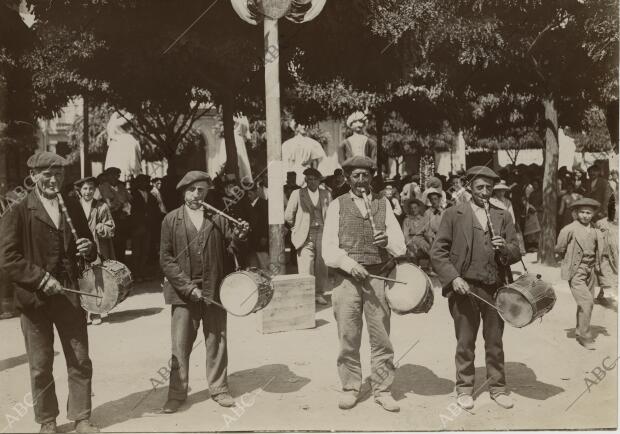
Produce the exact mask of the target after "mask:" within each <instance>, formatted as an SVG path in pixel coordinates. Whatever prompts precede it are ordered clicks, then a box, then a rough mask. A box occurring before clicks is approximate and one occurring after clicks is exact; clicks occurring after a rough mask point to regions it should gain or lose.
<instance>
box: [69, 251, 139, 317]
mask: <svg viewBox="0 0 620 434" xmlns="http://www.w3.org/2000/svg"><path fill="white" fill-rule="evenodd" d="M78 284H79V286H80V291H82V292H88V293H90V294H96V295H99V296H101V297H103V298H95V297H88V296H85V295H82V296H80V301H81V304H82V307H83V308H84V310H86V311H87V312H90V313H97V314H102V313H108V312H109V311H110V310H112V308H114V307H115V306H116V305H118V304H119V303H120V302H122V301H123V300H125V299H126V298H127V296H128V295H129V291H130V289H131V286H132V284H133V280H132V279H131V272H130V271H129V268H127V266H126V265H125V264H123V263H122V262H118V261H114V260H111V259H107V260H105V261H103V262H102V263H101V264H91V265H89V266H88V267H87V268H86V269H85V270H84V272H83V273H82V276H81V277H80V278H79V279H78Z"/></svg>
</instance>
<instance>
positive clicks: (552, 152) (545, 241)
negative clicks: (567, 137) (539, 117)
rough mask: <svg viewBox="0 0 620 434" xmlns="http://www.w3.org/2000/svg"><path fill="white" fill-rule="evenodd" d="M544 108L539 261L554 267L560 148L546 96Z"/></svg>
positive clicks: (551, 104)
mask: <svg viewBox="0 0 620 434" xmlns="http://www.w3.org/2000/svg"><path fill="white" fill-rule="evenodd" d="M543 105H544V107H545V124H546V125H545V149H544V156H545V162H544V164H545V173H544V177H543V184H542V194H543V210H544V212H543V221H542V222H541V226H542V234H541V237H540V242H539V255H540V260H541V262H542V263H543V264H545V265H551V266H555V265H557V262H556V260H555V253H554V249H555V239H556V231H555V228H556V224H557V222H556V220H557V219H556V217H557V207H558V192H557V177H558V163H559V154H560V146H559V142H558V112H557V110H556V108H555V100H554V99H553V97H552V96H548V97H546V98H545V99H544V100H543Z"/></svg>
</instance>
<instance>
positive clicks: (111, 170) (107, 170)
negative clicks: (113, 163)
mask: <svg viewBox="0 0 620 434" xmlns="http://www.w3.org/2000/svg"><path fill="white" fill-rule="evenodd" d="M121 172H122V171H121V169H119V168H118V167H108V168H106V169H105V170H104V171H103V173H119V174H120V173H121Z"/></svg>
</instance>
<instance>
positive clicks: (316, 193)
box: [308, 188, 319, 206]
mask: <svg viewBox="0 0 620 434" xmlns="http://www.w3.org/2000/svg"><path fill="white" fill-rule="evenodd" d="M308 195H309V196H310V200H311V201H312V204H313V205H314V206H316V205H317V203H319V189H318V188H317V189H316V191H310V189H308Z"/></svg>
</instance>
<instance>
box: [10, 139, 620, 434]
mask: <svg viewBox="0 0 620 434" xmlns="http://www.w3.org/2000/svg"><path fill="white" fill-rule="evenodd" d="M358 148H359V149H358V151H360V150H361V151H360V152H362V151H363V152H365V151H364V149H366V148H368V147H366V148H364V147H358ZM368 149H369V150H370V151H372V149H370V148H368ZM27 164H28V167H29V168H30V169H31V176H32V177H33V180H34V185H35V188H34V189H33V190H32V191H30V192H29V193H28V195H27V196H26V198H25V199H24V200H23V201H22V202H20V203H19V204H18V205H16V206H15V207H14V208H13V209H11V210H10V211H9V212H8V213H7V215H6V216H4V217H3V218H2V220H1V221H0V223H1V225H2V233H3V235H4V236H3V238H2V239H0V269H1V270H2V271H3V272H4V273H6V275H7V276H8V277H9V278H10V280H11V281H12V282H13V283H14V285H15V287H16V291H15V299H16V305H17V308H18V310H19V311H20V314H21V323H22V331H23V333H24V338H25V342H26V351H27V353H28V360H29V364H30V371H31V382H32V392H33V396H38V397H40V398H39V399H37V401H36V402H35V404H34V408H35V419H36V421H37V422H38V423H40V424H41V425H42V426H41V432H57V426H56V422H55V419H56V416H57V415H58V402H57V398H56V395H55V391H54V389H53V388H51V389H50V388H49V386H48V385H49V384H50V382H51V384H53V381H51V379H52V378H53V377H52V366H53V328H54V326H55V327H56V329H57V330H58V333H59V335H60V339H61V341H62V343H63V350H64V352H65V359H66V361H67V367H68V371H69V378H68V381H69V385H70V387H69V390H70V395H69V404H68V417H69V419H71V420H74V421H75V429H76V431H77V432H97V431H98V428H97V427H95V426H94V425H92V424H91V423H90V412H91V398H90V390H91V381H92V362H91V360H90V358H89V354H88V334H87V331H86V329H87V327H86V325H87V318H86V315H84V310H83V309H82V307H81V305H80V301H79V297H78V296H77V295H76V294H75V293H74V292H71V291H74V290H75V289H78V288H80V285H79V284H78V278H79V276H80V268H81V267H83V265H84V263H85V262H88V263H96V262H97V261H102V260H106V259H115V260H117V261H119V262H121V263H125V262H128V263H129V265H130V267H131V269H132V271H133V275H134V278H135V280H137V281H141V280H144V279H151V278H156V279H158V280H159V281H161V279H160V278H161V276H162V275H163V285H162V287H163V296H164V300H165V302H166V304H170V305H171V309H172V310H171V312H172V316H171V329H172V357H171V366H170V369H171V375H170V379H169V380H170V387H169V390H168V398H167V401H166V403H165V404H164V406H163V409H162V410H163V412H164V413H175V412H176V411H177V410H178V409H179V408H180V407H181V406H182V405H184V403H185V401H186V398H187V392H188V370H189V354H190V352H191V348H192V347H193V343H194V341H195V339H196V337H197V332H198V328H199V327H200V323H201V322H202V323H203V324H202V328H203V333H204V339H205V342H206V347H207V348H206V351H207V363H206V370H207V378H208V381H209V387H210V392H211V396H212V398H213V400H214V401H216V402H217V403H218V404H219V405H221V406H224V407H230V406H233V405H235V402H234V399H233V398H232V397H231V395H230V393H229V392H228V383H227V373H226V370H227V343H226V318H227V316H226V312H225V310H223V309H222V307H223V306H222V305H221V304H220V301H221V300H220V301H218V300H219V298H218V297H219V287H220V284H221V283H222V281H223V279H224V278H225V276H227V275H229V274H230V273H232V272H234V271H235V270H238V269H239V268H250V269H252V268H256V269H263V270H266V271H272V270H269V269H268V263H269V260H270V258H269V222H268V202H267V196H268V194H267V193H268V188H269V186H268V184H267V182H266V180H265V179H258V180H255V182H251V183H249V184H248V183H243V182H238V181H237V180H236V178H235V177H234V176H222V177H217V178H215V179H212V178H211V177H210V176H209V175H208V174H207V173H205V172H202V171H190V172H188V173H186V174H185V175H184V176H183V177H182V178H181V179H179V180H176V179H173V178H172V177H171V176H170V174H171V173H172V172H171V173H169V175H168V176H167V177H165V178H164V179H157V178H155V179H151V178H149V177H148V176H147V175H144V174H139V175H137V176H136V177H135V178H132V179H131V180H130V181H129V182H127V183H126V182H123V181H121V180H120V176H121V171H120V170H119V169H118V168H116V167H108V168H106V170H105V171H104V172H103V173H102V174H101V175H100V176H98V177H96V178H95V177H85V178H82V179H79V180H77V181H75V182H73V183H70V184H65V183H64V167H65V166H66V165H67V162H66V160H64V159H63V158H62V157H60V156H58V155H56V154H53V153H50V152H42V153H38V154H35V155H33V156H32V157H31V158H30V159H29V160H28V162H27ZM376 173H377V172H376V163H375V161H374V160H373V159H372V158H370V157H369V156H368V155H363V154H362V155H359V154H358V155H353V156H352V157H349V158H348V159H347V160H346V161H345V162H344V163H343V164H342V169H337V170H336V171H335V172H334V174H333V175H332V176H330V177H327V178H326V177H323V176H322V174H321V172H319V171H318V170H317V169H316V168H314V167H312V166H310V167H306V168H305V169H304V170H303V172H302V175H303V180H302V182H301V184H302V186H300V185H298V184H299V180H298V179H297V172H295V171H291V172H289V173H288V174H287V182H286V184H285V185H284V186H282V187H280V186H272V188H283V192H284V203H283V204H282V205H283V208H284V218H285V221H286V223H287V237H286V239H287V241H286V242H287V244H288V245H289V246H290V249H291V252H295V253H296V254H295V255H291V259H294V260H295V262H296V265H297V271H298V273H300V274H310V275H313V276H315V301H316V303H317V304H319V305H326V304H329V302H328V300H327V299H326V295H325V293H326V292H328V291H331V302H332V306H333V309H334V315H335V318H336V322H337V327H338V340H339V353H338V358H337V367H338V374H339V376H340V379H341V382H342V392H341V394H340V398H339V401H338V406H339V407H340V408H341V409H350V408H352V407H354V406H355V405H356V404H357V402H358V399H359V396H360V395H359V394H360V389H361V383H362V378H363V376H362V371H361V363H360V343H361V336H362V324H363V323H362V317H365V318H366V323H367V328H368V334H369V338H370V341H371V346H372V349H373V350H372V352H371V366H372V375H371V386H372V391H373V395H374V400H375V402H377V404H379V405H380V406H381V407H383V408H384V409H385V410H387V411H390V412H396V411H399V409H400V407H399V405H398V403H397V402H396V401H395V400H394V398H393V396H392V395H391V392H390V389H391V385H392V382H393V381H394V373H395V366H394V362H393V358H394V350H393V347H392V344H391V341H390V336H389V331H390V306H389V303H388V301H387V299H388V295H387V294H386V291H385V284H384V280H385V276H386V274H388V273H389V272H390V270H392V269H393V268H394V267H395V266H396V264H397V263H398V262H399V261H403V260H404V261H407V262H413V263H415V264H418V265H419V266H420V267H421V268H423V269H425V270H426V271H427V273H428V274H434V273H436V275H437V277H438V279H439V281H440V282H441V285H442V294H443V295H444V296H445V297H447V299H448V305H449V309H450V314H451V316H452V318H453V320H454V325H455V332H456V338H457V346H456V358H455V361H456V368H457V369H456V371H457V381H456V391H457V396H458V398H457V404H458V405H460V406H461V407H463V408H465V409H471V408H473V406H474V397H473V393H472V392H473V388H474V375H473V373H474V350H473V348H474V345H475V341H476V335H477V330H478V327H479V326H480V324H481V322H482V327H483V330H484V333H483V334H484V338H485V351H486V362H487V375H488V378H489V379H491V380H492V382H491V383H490V385H489V388H490V392H491V398H492V399H493V400H494V401H495V402H496V403H497V404H498V405H499V406H501V407H503V408H506V409H508V408H512V406H513V401H512V399H511V398H510V397H509V393H508V391H507V389H506V379H505V372H504V355H503V342H502V332H503V327H504V322H503V320H502V319H501V317H500V316H499V314H498V313H497V311H496V310H494V309H489V308H488V305H492V300H493V296H494V294H495V293H496V292H497V291H498V289H499V288H500V287H501V286H502V285H504V284H506V283H508V282H510V281H511V278H512V273H511V271H510V268H509V267H510V265H511V264H514V263H516V262H518V261H519V260H520V259H521V256H522V254H523V253H524V252H525V251H526V250H527V249H528V248H534V247H535V244H536V243H534V242H533V241H532V240H531V238H532V237H536V238H538V235H537V234H539V233H540V231H541V229H540V226H541V219H540V217H541V214H542V213H543V212H544V210H542V209H541V202H542V191H541V187H540V185H539V183H538V181H537V180H538V179H541V176H540V175H541V174H540V169H539V168H531V167H525V168H524V167H519V166H517V167H514V168H507V169H504V170H500V171H499V174H497V173H495V172H494V171H493V170H491V169H490V168H488V167H485V166H477V167H472V168H470V169H469V170H468V171H467V172H466V173H458V174H453V175H451V176H449V177H447V178H446V177H443V176H441V175H439V174H435V176H428V177H424V179H420V178H419V177H418V176H416V175H413V176H407V177H405V178H404V179H402V180H400V179H392V180H387V181H383V180H382V177H381V176H376ZM601 173H602V170H601V168H600V167H598V166H593V167H592V168H590V170H589V171H588V175H589V176H588V180H587V182H584V180H583V179H582V178H581V177H578V176H576V175H575V174H571V173H570V172H568V171H567V170H565V169H564V168H563V169H562V170H561V171H560V177H559V178H560V183H559V185H558V187H559V188H560V187H561V188H562V191H561V194H560V196H559V206H558V209H557V211H558V212H561V217H562V218H564V220H563V223H567V224H566V225H564V226H563V227H562V228H561V230H560V232H559V237H558V242H557V246H556V252H557V253H558V254H559V255H560V256H562V257H563V258H564V260H563V263H562V277H563V278H564V279H566V280H567V281H568V283H569V286H570V290H571V293H572V294H573V297H574V298H575V301H576V304H577V316H576V317H577V330H576V335H577V341H578V342H579V343H580V344H581V345H582V346H583V347H585V348H587V349H594V341H593V337H592V335H591V331H590V320H591V315H592V307H593V303H594V288H595V285H596V281H598V284H599V286H600V287H601V288H602V289H607V288H609V289H612V288H613V287H615V291H616V292H617V254H618V245H617V242H618V212H617V211H618V200H617V172H613V171H612V174H611V177H610V178H611V179H610V180H607V179H606V178H604V177H603V176H602V175H601ZM127 184H129V186H128V185H127ZM63 185H64V186H66V190H65V192H64V194H63V193H60V190H61V187H62V186H63ZM67 186H68V187H67ZM63 196H64V197H65V198H66V202H65V200H63V199H62V197H63ZM584 196H585V197H584ZM65 203H66V205H65ZM205 204H208V205H210V206H211V207H215V208H217V209H219V210H221V211H225V213H226V214H228V216H224V215H222V214H221V213H217V212H216V213H215V214H213V213H211V212H209V206H207V209H205V208H204V207H205ZM210 209H211V210H212V208H210ZM567 210H568V211H567ZM230 216H233V217H230ZM571 220H572V221H571ZM231 222H232V224H231ZM129 242H130V244H129ZM128 247H129V248H130V251H131V258H130V259H129V260H128V258H127V257H126V256H125V254H126V252H127V250H128ZM276 271H278V270H276ZM279 272H281V270H279ZM158 284H159V282H158ZM71 288H74V290H71V291H68V289H71ZM472 294H474V295H476V296H477V299H473V298H471V297H470V295H472ZM610 295H615V292H614V293H612V294H610ZM101 320H102V318H101V317H100V316H98V315H90V321H91V322H92V323H93V324H97V323H100V322H101ZM489 381H490V380H489Z"/></svg>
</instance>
